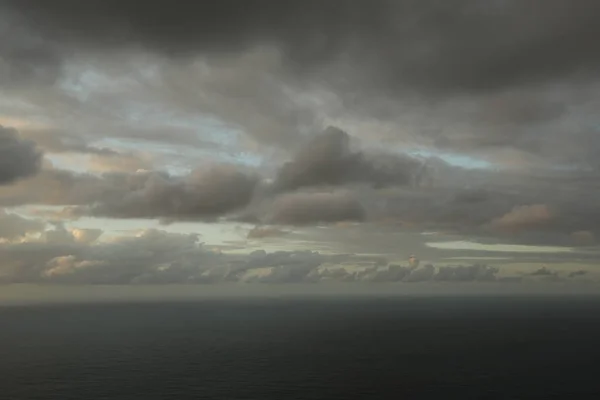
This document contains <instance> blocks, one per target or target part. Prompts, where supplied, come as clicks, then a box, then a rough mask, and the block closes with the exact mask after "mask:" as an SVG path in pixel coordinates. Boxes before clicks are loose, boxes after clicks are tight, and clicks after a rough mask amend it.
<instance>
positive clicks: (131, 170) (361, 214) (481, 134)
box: [0, 0, 600, 287]
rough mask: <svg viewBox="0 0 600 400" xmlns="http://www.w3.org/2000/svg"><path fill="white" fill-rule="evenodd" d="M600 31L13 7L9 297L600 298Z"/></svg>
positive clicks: (484, 17) (524, 15)
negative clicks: (368, 288) (180, 286)
mask: <svg viewBox="0 0 600 400" xmlns="http://www.w3.org/2000/svg"><path fill="white" fill-rule="evenodd" d="M599 18H600V3H599V2H598V1H596V0H578V1H576V2H573V1H570V0H484V1H481V0H477V1H476V0H456V1H452V2H443V1H434V0H370V1H352V0H348V1H342V0H330V1H326V2H325V1H317V0H304V1H300V0H272V1H269V0H245V1H241V0H239V1H235V0H222V1H219V2H216V1H215V2H188V1H186V2H183V1H182V2H177V1H175V2H174V1H169V2H167V1H159V0H149V1H147V2H143V3H142V2H139V1H133V0H119V1H117V0H89V1H86V2H80V1H76V0H54V1H47V0H0V282H4V283H36V284H37V283H56V284H161V283H197V284H214V283H222V282H236V283H292V282H294V283H297V282H302V283H324V282H356V281H361V282H363V281H365V282H394V283H397V284H398V285H408V284H414V283H423V282H429V283H441V284H444V283H450V282H454V283H457V282H471V283H481V284H485V285H490V284H502V283H512V284H520V283H522V284H524V285H525V284H527V285H529V284H530V283H535V284H539V285H553V284H556V283H557V282H562V283H565V282H567V283H577V284H589V283H598V282H600V269H599V268H598V265H599V261H600V247H599V246H598V237H599V235H600V228H599V226H600V208H599V207H598V204H600V180H599V178H600V157H598V155H599V153H600V116H599V114H598V110H600V44H599V42H598V40H597V38H598V37H600V25H599V24H598V23H597V20H598V19H599ZM411 256H413V258H412V259H409V258H410V257H411ZM415 259H416V261H415ZM527 287H530V286H527Z"/></svg>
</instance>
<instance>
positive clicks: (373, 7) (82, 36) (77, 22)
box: [5, 0, 600, 92]
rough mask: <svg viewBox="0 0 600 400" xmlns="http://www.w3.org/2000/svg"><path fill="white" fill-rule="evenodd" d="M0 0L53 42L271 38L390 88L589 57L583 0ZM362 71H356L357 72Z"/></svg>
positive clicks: (462, 81) (500, 74) (538, 74)
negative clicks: (181, 0) (349, 64)
mask: <svg viewBox="0 0 600 400" xmlns="http://www.w3.org/2000/svg"><path fill="white" fill-rule="evenodd" d="M5 3H6V4H7V5H8V7H9V9H13V10H16V12H17V13H18V14H20V15H22V16H23V17H24V18H25V19H26V20H28V21H35V22H37V26H36V29H37V31H38V32H40V34H41V35H43V36H44V37H48V38H51V39H52V40H54V41H56V42H59V43H67V44H69V45H77V46H84V47H94V48H97V49H106V48H114V47H125V46H132V45H134V44H141V45H142V46H144V47H146V48H148V49H150V50H153V51H158V52H161V53H164V54H169V55H173V56H182V55H183V56H185V55H187V54H190V53H196V52H199V51H204V52H219V51H239V50H242V49H244V48H247V47H249V46H252V45H254V44H262V43H273V44H275V45H278V46H280V47H282V48H283V49H284V50H285V52H286V54H287V56H288V59H289V60H288V61H289V63H290V65H291V68H292V69H296V70H299V72H313V71H314V70H315V69H318V68H322V66H323V65H327V64H331V63H333V62H334V61H337V60H339V59H341V58H343V57H346V58H350V60H352V61H353V62H354V63H355V64H356V65H358V66H360V67H361V68H362V69H363V70H364V72H371V73H372V72H374V71H377V72H379V74H376V73H373V74H372V75H373V76H374V75H379V77H378V78H371V80H375V79H377V80H376V82H378V83H379V84H381V85H382V86H383V84H386V85H387V87H389V88H391V90H394V89H397V88H398V87H406V86H409V87H410V86H416V87H417V88H419V89H420V90H430V91H440V90H443V91H461V92H462V91H465V90H470V91H476V90H487V89H495V88H498V87H504V86H508V85H514V84H517V83H523V82H526V83H527V82H536V81H542V80H547V79H552V78H555V77H556V76H564V75H568V74H575V73H578V74H581V75H586V74H588V75H589V74H594V73H595V70H596V67H597V66H598V64H599V63H600V58H599V57H598V56H597V51H595V50H596V47H595V46H596V41H595V40H594V38H595V37H596V36H598V33H599V32H598V27H597V23H596V20H597V17H598V15H599V14H600V7H599V6H598V4H597V2H595V1H593V0H581V1H578V2H577V3H572V2H570V1H567V0H550V1H539V0H526V1H522V0H519V1H516V0H511V1H502V2H500V1H489V2H483V3H482V2H479V1H473V0H461V1H458V2H453V3H452V4H450V3H443V2H437V1H414V0H403V1H397V2H393V1H386V0H379V1H372V2H368V3H366V2H354V1H350V2H348V1H331V2H326V3H323V2H320V1H316V0H314V1H313V0H309V1H292V0H290V1H279V2H274V1H262V0H258V1H253V2H251V3H243V4H241V3H238V2H235V1H225V2H219V3H218V4H216V3H215V4H212V5H211V6H210V7H207V6H206V5H204V4H202V5H200V4H195V3H190V4H187V5H178V6H177V7H173V6H172V5H171V4H169V3H167V2H161V1H153V2H151V3H149V4H148V5H146V6H145V7H139V6H138V4H137V3H136V2H134V1H118V2H117V1H116V0H115V1H101V2H100V1H94V2H92V3H90V4H88V3H86V4H85V5H83V4H80V3H76V2H73V1H69V0H64V1H57V2H53V3H52V5H50V4H49V3H47V2H44V1H42V0H18V1H17V0H14V1H10V0H7V1H5ZM242 10H243V11H242ZM173 27H177V29H173ZM364 72H363V75H359V77H360V78H362V80H367V77H366V76H365V74H364ZM383 87H386V86H383Z"/></svg>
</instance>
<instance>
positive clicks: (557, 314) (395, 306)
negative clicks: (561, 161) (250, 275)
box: [0, 296, 600, 400]
mask: <svg viewBox="0 0 600 400" xmlns="http://www.w3.org/2000/svg"><path fill="white" fill-rule="evenodd" d="M599 322H600V298H599V297H593V296H569V297H545V296H534V297H527V296H498V297H492V296H483V297H475V296H466V297H461V296H437V297H427V296H421V297H410V296H405V297H402V296H392V297H381V298H364V297H361V298H353V297H351V296H349V297H344V296H338V297H332V298H323V297H320V298H310V297H305V298H300V297H298V298H293V297H292V298H256V297H249V298H244V297H238V298H229V299H228V298H220V299H211V298H206V299H194V300H186V301H168V302H159V301H157V302H153V301H144V302H132V301H129V302H127V301H119V302H114V301H113V302H106V303H94V302H88V303H85V304H84V303H77V302H75V303H55V304H45V305H44V304H20V305H16V304H14V305H10V304H5V305H3V306H0V399H2V400H4V399H6V400H9V399H10V400H12V399H16V400H21V399H23V400H69V399H77V400H94V399H103V400H104V399H105V400H109V399H110V400H116V399H123V400H131V399H140V400H146V399H148V400H149V399H173V400H185V399H228V400H234V399H246V400H250V399H257V400H268V399H273V400H275V399H276V400H284V399H299V400H300V399H305V400H309V399H343V400H350V399H448V398H452V399H454V398H456V399H582V398H590V399H592V398H593V399H598V398H600V379H599V378H600V376H599V375H600V339H599V338H600V324H599Z"/></svg>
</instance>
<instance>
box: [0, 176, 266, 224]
mask: <svg viewBox="0 0 600 400" xmlns="http://www.w3.org/2000/svg"><path fill="white" fill-rule="evenodd" d="M257 182H258V177H257V176H255V175H253V174H251V173H245V172H241V171H239V170H238V169H236V168H234V167H231V166H224V165H214V166H209V167H207V168H204V169H199V170H196V171H193V172H191V173H190V174H189V175H187V176H184V177H177V176H171V175H169V174H167V173H161V172H152V171H150V172H138V173H106V174H102V175H92V174H76V173H71V172H68V171H63V170H56V169H49V170H45V171H42V173H41V174H40V175H39V176H38V177H36V178H35V179H33V180H31V181H28V182H23V183H22V184H20V185H17V186H15V187H11V188H6V189H5V190H0V203H3V204H5V205H22V204H45V205H74V206H77V207H75V208H71V209H70V210H71V211H70V214H72V215H73V216H80V215H91V216H100V217H110V218H164V219H172V220H177V219H191V220H193V219H214V218H216V217H219V216H221V215H223V214H226V213H228V212H231V211H235V210H237V209H239V208H242V207H244V206H246V205H247V204H248V203H249V202H250V200H251V198H252V196H253V193H254V188H255V186H256V184H257Z"/></svg>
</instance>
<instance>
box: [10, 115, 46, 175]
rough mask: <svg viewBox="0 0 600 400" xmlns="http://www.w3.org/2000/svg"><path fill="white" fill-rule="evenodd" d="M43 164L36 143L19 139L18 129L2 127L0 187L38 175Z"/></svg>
mask: <svg viewBox="0 0 600 400" xmlns="http://www.w3.org/2000/svg"><path fill="white" fill-rule="evenodd" d="M41 164H42V154H41V152H40V151H39V150H38V149H37V147H36V144H35V143H34V142H32V141H29V140H25V139H22V138H21V137H19V134H18V132H17V130H16V129H12V128H5V127H3V126H1V125H0V185H6V184H10V183H14V182H15V181H17V180H20V179H23V178H28V177H30V176H33V175H35V174H37V173H38V171H39V170H40V167H41Z"/></svg>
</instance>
